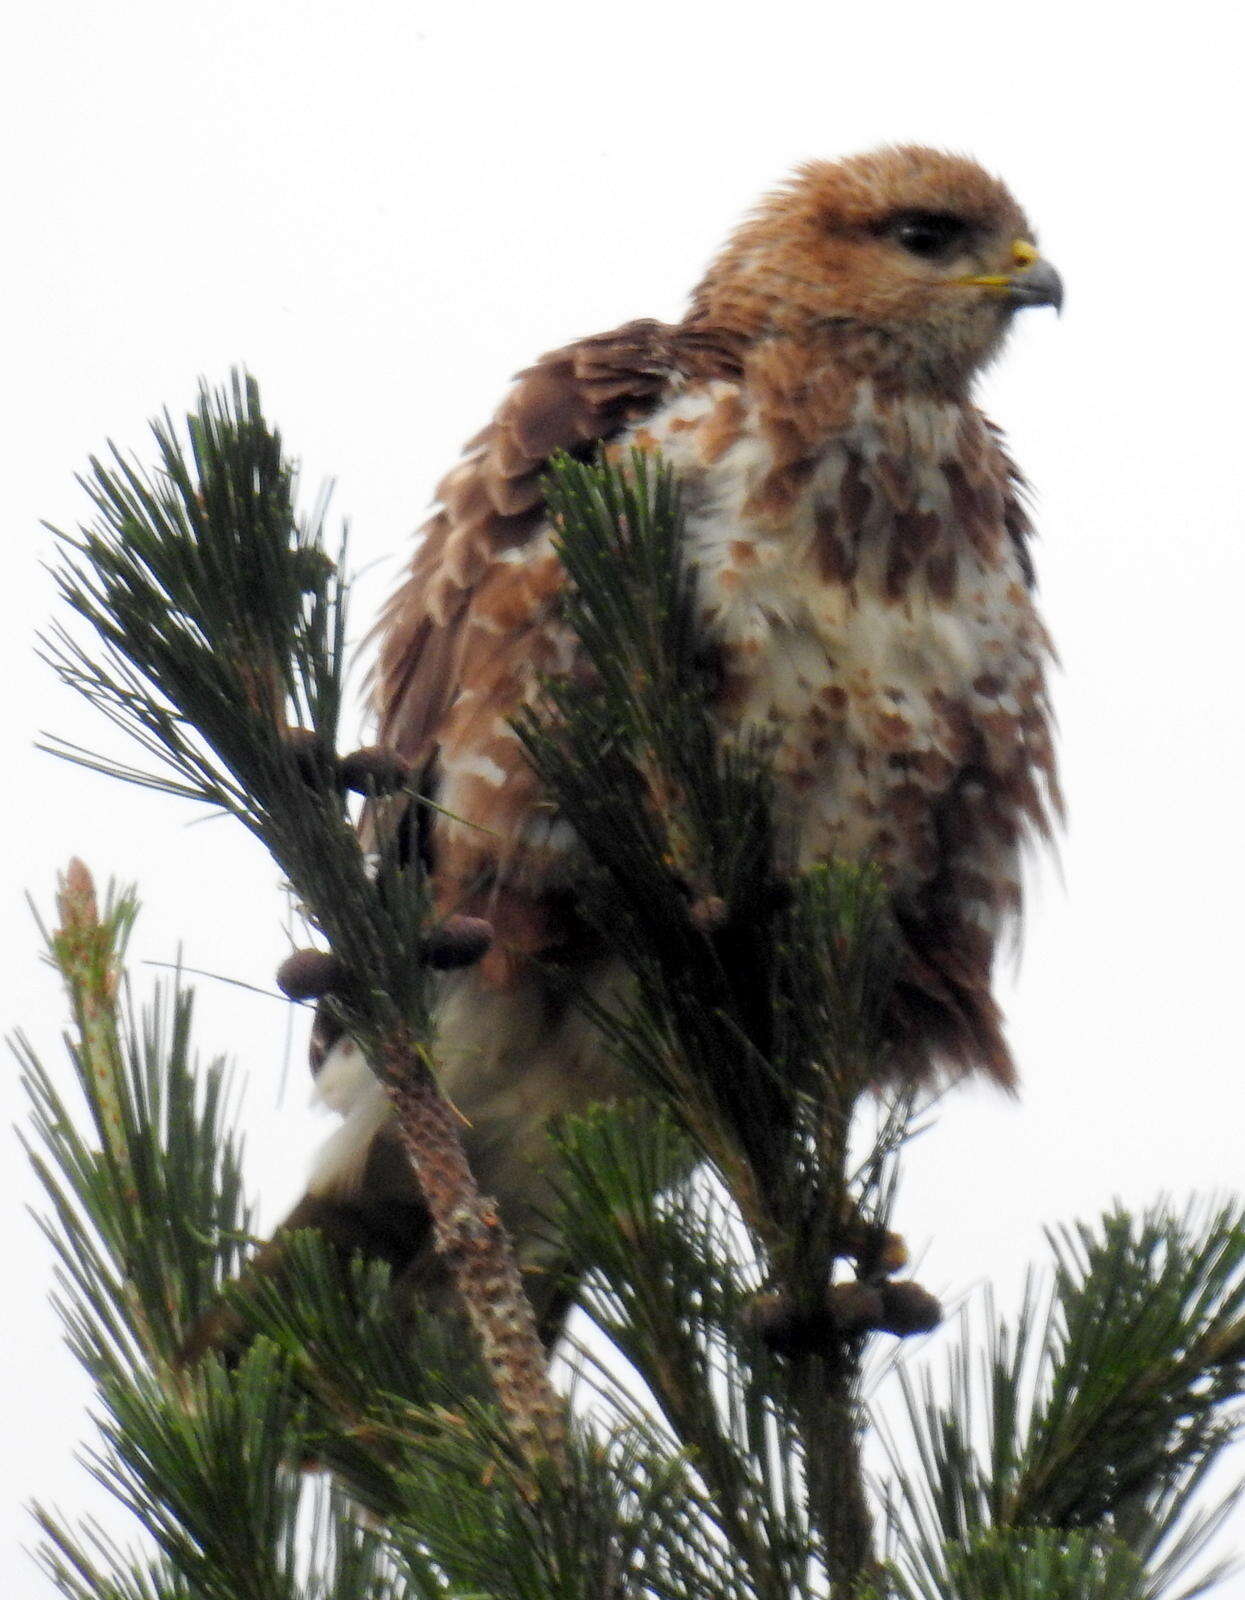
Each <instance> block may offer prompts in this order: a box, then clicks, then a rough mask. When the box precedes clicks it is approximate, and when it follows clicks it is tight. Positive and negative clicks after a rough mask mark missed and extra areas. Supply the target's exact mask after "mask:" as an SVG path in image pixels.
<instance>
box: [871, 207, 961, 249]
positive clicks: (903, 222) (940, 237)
mask: <svg viewBox="0 0 1245 1600" xmlns="http://www.w3.org/2000/svg"><path fill="white" fill-rule="evenodd" d="M886 231H887V232H888V233H889V234H890V236H891V238H892V239H894V240H895V241H896V243H897V244H901V245H902V246H903V248H904V249H905V250H906V251H907V252H908V254H909V255H913V256H919V257H920V258H921V260H922V261H945V260H947V259H948V258H949V257H950V256H952V255H954V254H955V252H956V251H957V250H958V249H959V248H960V247H961V246H962V245H963V244H964V242H965V240H966V239H967V237H968V231H969V228H968V223H967V222H965V221H964V219H963V217H956V216H952V215H951V214H950V213H949V212H945V211H902V212H900V214H899V215H898V216H896V217H892V218H891V221H890V223H889V225H888V227H887V229H886Z"/></svg>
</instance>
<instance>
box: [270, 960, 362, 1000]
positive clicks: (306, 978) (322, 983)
mask: <svg viewBox="0 0 1245 1600" xmlns="http://www.w3.org/2000/svg"><path fill="white" fill-rule="evenodd" d="M345 977H346V969H345V967H343V966H342V964H341V962H340V961H339V960H338V959H337V957H336V956H335V955H332V954H331V953H330V952H329V951H327V950H295V952H294V954H293V955H292V956H286V958H285V960H284V961H283V962H282V963H281V965H280V966H279V967H278V968H277V988H278V989H280V991H281V993H282V994H283V995H285V996H286V998H287V999H289V1000H319V999H320V998H321V996H322V995H326V994H329V993H330V992H331V991H332V990H334V989H339V988H340V987H341V986H342V983H343V982H344V980H345Z"/></svg>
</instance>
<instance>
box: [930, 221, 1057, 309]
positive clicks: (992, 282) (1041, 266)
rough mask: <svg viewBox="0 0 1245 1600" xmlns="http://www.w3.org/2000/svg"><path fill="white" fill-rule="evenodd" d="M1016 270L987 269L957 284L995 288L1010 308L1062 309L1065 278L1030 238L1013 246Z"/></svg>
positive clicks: (1016, 242)
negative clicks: (996, 270)
mask: <svg viewBox="0 0 1245 1600" xmlns="http://www.w3.org/2000/svg"><path fill="white" fill-rule="evenodd" d="M1012 260H1013V261H1014V262H1015V263H1016V267H1015V271H1013V272H988V273H982V274H980V275H978V276H976V277H971V278H957V279H956V280H955V281H956V283H961V284H964V285H965V286H975V287H978V288H982V289H995V290H997V291H998V292H999V293H1000V294H1002V295H1004V296H1005V297H1006V300H1007V304H1008V306H1009V307H1011V308H1013V309H1016V310H1019V309H1020V307H1021V306H1054V308H1055V310H1056V311H1061V310H1062V309H1063V279H1062V278H1061V277H1060V276H1059V274H1058V273H1057V272H1056V271H1055V269H1054V267H1052V266H1051V264H1050V262H1049V261H1043V260H1042V258H1041V256H1040V255H1038V253H1037V249H1036V247H1035V246H1034V245H1032V244H1030V243H1029V241H1028V240H1027V239H1017V240H1016V241H1015V242H1014V243H1013V245H1012Z"/></svg>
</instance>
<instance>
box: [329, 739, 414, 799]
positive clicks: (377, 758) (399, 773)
mask: <svg viewBox="0 0 1245 1600" xmlns="http://www.w3.org/2000/svg"><path fill="white" fill-rule="evenodd" d="M337 775H338V781H339V782H340V783H341V786H342V788H343V789H349V790H351V791H352V792H353V793H354V794H369V795H370V794H392V793H393V791H394V790H395V789H401V788H402V786H403V785H404V784H405V783H406V782H407V780H408V779H409V777H410V775H411V768H410V764H409V762H406V761H403V759H402V757H401V756H400V755H398V754H397V752H396V751H394V750H386V749H385V747H384V746H383V745H379V744H369V745H364V747H363V748H362V749H361V750H352V751H351V752H350V754H349V755H348V756H343V757H342V758H341V760H340V761H339V762H338V764H337Z"/></svg>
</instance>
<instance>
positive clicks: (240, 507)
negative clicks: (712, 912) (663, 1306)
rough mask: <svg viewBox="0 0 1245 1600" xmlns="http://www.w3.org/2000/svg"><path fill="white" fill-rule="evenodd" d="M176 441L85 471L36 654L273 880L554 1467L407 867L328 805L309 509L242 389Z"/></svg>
mask: <svg viewBox="0 0 1245 1600" xmlns="http://www.w3.org/2000/svg"><path fill="white" fill-rule="evenodd" d="M187 430H188V434H189V440H190V454H189V457H188V456H187V453H186V451H185V450H184V449H183V447H182V445H181V442H180V441H179V439H178V438H177V436H176V433H175V430H174V429H173V426H172V423H171V422H170V420H169V419H168V418H167V416H166V418H165V419H164V421H163V422H162V423H157V424H156V425H155V427H154V432H155V436H156V442H157V445H158V447H159V452H160V459H161V467H160V470H159V471H158V472H157V473H156V474H154V475H151V476H148V475H146V474H144V473H143V472H142V471H140V470H139V469H138V468H137V467H135V466H133V465H131V464H130V463H128V462H126V461H125V460H123V459H122V458H121V457H120V456H119V455H117V454H116V453H115V452H114V461H113V463H112V465H111V466H106V465H104V464H103V463H101V462H100V461H97V460H96V461H93V462H92V476H91V478H90V479H89V480H86V487H87V489H88V492H89V493H90V494H91V496H92V499H93V500H94V502H95V506H96V510H97V513H98V516H97V520H96V522H95V524H94V525H93V526H92V527H91V528H89V529H85V530H83V531H82V532H81V534H80V535H78V536H76V537H74V536H69V535H65V534H62V535H60V536H59V537H60V541H61V549H62V564H61V566H60V568H59V569H58V571H57V580H58V583H59V586H60V590H61V595H62V599H63V600H64V602H65V603H66V605H67V606H68V607H70V608H71V609H72V610H73V611H74V612H76V613H77V614H78V615H79V616H80V617H81V618H83V619H84V620H85V621H86V622H87V623H89V624H90V626H91V628H92V629H93V630H94V632H95V635H96V641H97V642H96V646H95V648H94V649H88V648H87V647H86V646H83V645H80V644H79V643H78V642H77V641H76V640H75V639H74V638H72V637H71V635H70V634H69V633H68V632H67V631H66V630H65V629H63V628H61V629H58V630H56V631H55V632H54V633H53V635H52V636H51V637H50V638H49V639H48V640H46V641H45V647H46V651H47V655H48V658H49V659H50V660H51V661H52V663H53V664H54V665H55V666H56V667H57V669H58V670H59V672H60V673H61V676H62V678H63V679H64V680H65V681H66V682H67V683H69V684H70V685H71V686H72V687H74V688H75V689H77V690H78V691H79V692H80V693H82V694H83V695H85V696H86V698H87V699H88V700H90V701H91V702H92V704H94V705H95V706H97V707H98V708H99V709H100V710H101V711H102V712H103V713H104V714H105V715H106V716H107V717H109V718H110V719H111V720H112V721H113V722H114V723H115V724H116V725H118V726H119V727H120V728H121V729H122V730H123V731H125V732H126V733H127V734H128V735H129V736H131V737H132V738H134V739H136V740H137V741H138V743H139V744H140V745H141V746H142V747H143V748H144V749H146V750H147V751H148V753H149V754H151V755H153V756H154V757H155V758H156V759H157V761H158V762H159V763H160V765H161V766H162V767H163V769H164V770H165V772H167V773H168V774H170V775H171V776H170V779H169V784H170V786H171V788H172V789H173V791H174V792H176V793H179V794H182V795H190V796H193V797H194V798H197V799H199V800H200V801H202V802H203V803H205V804H208V805H212V806H216V807H220V808H222V809H224V810H226V811H228V812H229V813H230V814H232V815H233V816H235V817H236V818H237V819H238V820H239V821H241V822H242V823H243V824H244V825H245V826H246V827H247V828H248V829H249V830H250V831H251V832H253V833H255V834H256V835H257V836H258V837H259V838H260V839H261V841H262V842H263V843H264V844H265V845H266V847H267V848H268V849H269V851H270V852H271V854H272V856H273V858H274V860H275V861H276V862H277V864H278V866H279V867H280V869H281V871H282V873H283V874H284V875H285V876H286V877H287V878H288V880H289V881H290V882H291V883H292V884H293V885H294V887H295V889H296V891H297V893H298V895H299V897H300V899H301V900H302V902H303V905H304V907H305V910H306V912H307V914H308V916H309V918H310V920H311V921H312V923H313V924H314V926H315V927H317V928H318V929H319V930H320V932H321V933H322V934H323V935H324V936H325V938H326V939H327V941H328V943H329V945H330V948H331V950H332V954H333V956H334V958H335V959H336V962H337V964H338V970H339V973H340V977H339V980H338V981H337V982H336V983H335V985H334V987H333V989H332V994H331V1001H332V1004H333V1005H334V1007H335V1009H336V1011H337V1013H338V1015H339V1018H340V1020H341V1022H342V1023H343V1025H344V1026H345V1027H347V1028H348V1029H349V1030H350V1032H351V1033H352V1034H353V1035H354V1036H355V1037H356V1038H357V1039H358V1040H359V1042H360V1043H361V1044H362V1045H363V1047H364V1049H365V1051H366V1053H367V1055H368V1058H369V1060H370V1061H371V1062H372V1063H373V1066H374V1069H375V1070H376V1071H377V1073H378V1075H379V1076H380V1077H381V1080H382V1082H383V1084H384V1086H385V1089H386V1091H387V1093H388V1094H389V1097H390V1099H391V1101H392V1103H393V1105H394V1108H395V1111H396V1113H397V1117H398V1124H399V1128H400V1131H401V1134H402V1139H403V1143H404V1145H405V1147H406V1149H407V1152H408V1154H409V1155H410V1156H411V1158H412V1161H413V1163H414V1165H415V1169H416V1172H417V1175H418V1176H419V1179H420V1183H421V1187H422V1189H423V1191H424V1195H425V1199H426V1200H427V1202H428V1205H429V1211H430V1214H431V1217H432V1222H433V1232H434V1237H435V1240H436V1243H437V1246H438V1249H439V1250H440V1251H441V1253H442V1254H443V1255H444V1256H445V1258H446V1261H447V1264H448V1265H449V1267H450V1270H451V1273H452V1274H453V1279H454V1283H455V1287H456V1289H457V1291H458V1293H459V1295H460V1297H461V1299H462V1301H463V1304H464V1306H465V1308H466V1310H467V1314H468V1319H469V1321H470V1323H471V1326H472V1328H473V1330H474V1332H475V1335H476V1337H477V1338H478V1339H479V1340H480V1342H481V1347H482V1349H483V1351H484V1355H485V1360H486V1363H487V1364H488V1367H489V1370H490V1372H491V1373H492V1376H493V1379H494V1382H495V1383H496V1384H497V1386H498V1393H499V1395H500V1397H501V1400H502V1404H503V1406H504V1407H505V1408H506V1410H507V1412H508V1414H509V1415H510V1417H511V1419H512V1423H513V1425H514V1427H515V1428H516V1430H518V1432H519V1434H520V1435H521V1436H522V1437H523V1439H524V1440H525V1442H526V1448H527V1450H528V1452H529V1454H530V1455H531V1456H532V1458H533V1459H536V1458H537V1457H538V1456H541V1455H543V1454H545V1453H552V1454H553V1455H555V1456H556V1455H557V1454H558V1453H559V1450H560V1447H561V1446H560V1435H561V1427H562V1422H561V1406H560V1405H559V1403H558V1401H557V1398H556V1396H555V1395H554V1394H553V1392H552V1390H551V1388H550V1386H549V1383H548V1379H547V1375H546V1372H545V1358H544V1350H543V1346H542V1344H541V1341H540V1338H539V1334H538V1332H537V1327H536V1321H535V1317H534V1315H533V1314H532V1311H531V1307H530V1306H529V1305H528V1302H527V1300H526V1297H525V1296H524V1295H523V1293H522V1285H521V1280H520V1277H519V1272H518V1268H517V1265H516V1264H515V1261H514V1258H513V1252H512V1250H511V1247H510V1244H509V1240H508V1239H507V1238H506V1235H505V1232H504V1230H503V1228H502V1225H501V1222H500V1220H499V1218H498V1216H497V1212H496V1208H495V1207H494V1206H493V1205H492V1204H491V1203H490V1202H487V1201H486V1200H484V1199H482V1197H481V1196H480V1194H479V1193H478V1190H477V1187H476V1184H475V1180H474V1178H473V1176H472V1174H471V1171H470V1169H469V1167H468V1166H467V1162H466V1159H465V1156H464V1155H463V1151H462V1146H461V1141H460V1139H459V1136H458V1127H457V1123H456V1121H455V1118H454V1113H453V1111H452V1109H451V1108H449V1107H448V1106H447V1104H446V1103H445V1101H444V1099H443V1097H442V1096H441V1094H440V1091H439V1090H438V1088H437V1085H436V1080H435V1076H434V1073H433V1071H432V1067H431V1063H430V1055H429V1046H430V1040H431V1031H432V1025H431V1018H430V1013H429V993H428V979H427V968H428V960H427V952H428V947H429V921H430V909H429V905H428V899H427V894H426V892H425V886H424V883H423V880H422V875H421V871H420V868H419V866H418V864H417V863H410V862H406V861H404V860H403V859H402V853H401V849H400V841H399V840H397V839H391V840H389V841H387V842H386V843H385V844H384V845H383V846H382V848H381V850H380V852H379V858H378V859H377V860H376V861H375V862H374V863H373V864H372V865H373V867H374V870H373V871H370V872H369V869H368V863H366V862H365V861H364V858H363V855H362V853H361V850H360V847H359V842H358V838H357V836H356V833H355V830H354V826H353V823H352V819H351V817H350V815H349V812H348V809H347V805H346V800H345V784H344V783H343V782H342V781H341V770H342V768H341V765H339V764H338V762H337V760H336V756H335V747H336V733H337V719H338V712H339V708H340V703H341V679H342V656H343V647H344V639H345V601H346V589H345V584H344V581H343V580H342V578H341V576H340V573H339V568H338V566H337V565H335V564H334V563H333V562H332V561H330V560H329V559H328V558H327V556H326V555H325V552H324V548H323V540H322V529H321V523H322V517H323V508H322V507H321V509H320V511H319V512H318V513H317V514H316V516H315V517H313V519H312V520H311V522H310V523H309V524H306V525H304V524H300V522H299V520H298V518H297V517H296V515H295V511H294V488H295V474H294V471H293V468H292V467H291V466H290V465H289V464H288V463H287V462H286V460H285V459H284V456H283V454H282V451H281V443H280V439H279V437H278V436H277V435H276V434H275V433H274V432H272V430H271V429H269V427H268V425H267V423H266V422H265V420H264V417H263V413H262V411H261V409H260V403H259V394H258V389H257V387H256V385H255V384H254V382H253V381H252V380H250V379H248V380H246V381H245V383H244V382H243V380H242V379H241V378H239V377H238V376H236V375H235V377H234V380H233V385H232V391H231V393H230V394H227V395H226V394H218V395H212V394H210V393H209V392H208V391H207V390H206V389H205V390H204V391H203V392H202V394H201V396H200V402H199V406H198V408H197V410H196V412H194V413H193V414H192V415H191V416H190V417H189V418H188V419H187ZM62 753H64V754H72V752H69V751H67V750H62ZM93 764H95V765H100V764H101V763H100V762H99V761H98V760H97V761H95V762H94V763H93ZM120 775H123V776H125V775H128V773H127V772H126V771H124V770H123V771H122V773H121V774H120ZM144 781H146V782H148V783H149V784H152V785H159V784H160V782H161V781H162V780H161V777H160V775H159V774H149V775H147V776H146V777H145V779H144ZM364 786H365V787H369V788H370V789H371V790H372V792H373V793H375V785H374V784H373V783H371V782H370V780H369V781H367V782H365V785H364Z"/></svg>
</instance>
